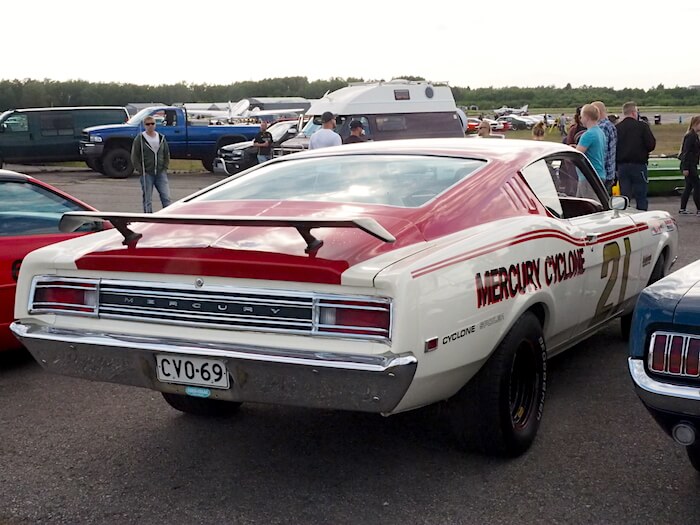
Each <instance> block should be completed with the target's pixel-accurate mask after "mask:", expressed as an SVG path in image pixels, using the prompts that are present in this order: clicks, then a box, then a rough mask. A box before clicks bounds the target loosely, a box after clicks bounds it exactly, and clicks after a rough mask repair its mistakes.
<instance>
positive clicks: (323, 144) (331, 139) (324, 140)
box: [309, 128, 343, 149]
mask: <svg viewBox="0 0 700 525" xmlns="http://www.w3.org/2000/svg"><path fill="white" fill-rule="evenodd" d="M342 143H343V141H342V140H341V139H340V135H338V134H337V133H336V132H335V131H333V130H332V129H326V128H321V129H319V130H318V131H317V132H316V133H314V134H313V135H311V139H310V140H309V149H318V148H328V147H330V146H340V145H341V144H342Z"/></svg>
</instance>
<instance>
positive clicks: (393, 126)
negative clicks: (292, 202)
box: [374, 115, 407, 131]
mask: <svg viewBox="0 0 700 525" xmlns="http://www.w3.org/2000/svg"><path fill="white" fill-rule="evenodd" d="M374 121H375V123H376V125H377V131H405V130H406V129H407V126H406V117H405V116H404V115H386V116H383V117H376V118H375V119H374Z"/></svg>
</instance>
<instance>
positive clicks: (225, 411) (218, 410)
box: [161, 392, 241, 417]
mask: <svg viewBox="0 0 700 525" xmlns="http://www.w3.org/2000/svg"><path fill="white" fill-rule="evenodd" d="M161 393H162V394H163V398H165V401H167V403H168V404H169V405H170V406H171V407H173V408H174V409H176V410H179V411H180V412H185V413H186V414H193V415H195V416H206V417H229V416H232V415H233V414H235V413H236V412H238V409H239V408H240V407H241V403H236V402H233V401H221V400H220V399H204V398H201V397H191V396H185V395H181V394H170V393H167V392H161Z"/></svg>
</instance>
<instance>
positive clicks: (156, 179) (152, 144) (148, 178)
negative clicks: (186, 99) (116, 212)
mask: <svg viewBox="0 0 700 525" xmlns="http://www.w3.org/2000/svg"><path fill="white" fill-rule="evenodd" d="M143 125H144V127H145V128H146V130H145V131H144V132H142V133H139V134H138V135H137V136H136V138H135V139H134V143H133V144H132V145H131V162H132V164H133V165H134V170H135V171H136V172H138V173H139V175H140V179H141V191H142V194H143V211H144V213H153V203H152V200H153V187H154V186H155V187H156V190H158V195H160V202H161V204H162V205H163V208H165V207H167V206H170V203H171V202H172V201H171V200H170V187H169V185H168V166H169V165H170V149H169V148H168V142H167V141H166V140H165V137H164V136H163V135H161V134H160V133H158V132H156V119H154V118H153V117H151V116H148V117H146V118H144V119H143Z"/></svg>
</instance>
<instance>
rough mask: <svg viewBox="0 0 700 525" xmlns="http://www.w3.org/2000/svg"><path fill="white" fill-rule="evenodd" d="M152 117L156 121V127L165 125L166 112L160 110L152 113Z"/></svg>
mask: <svg viewBox="0 0 700 525" xmlns="http://www.w3.org/2000/svg"><path fill="white" fill-rule="evenodd" d="M151 116H152V117H153V118H154V119H155V120H156V127H158V126H164V125H165V110H164V109H159V110H158V111H154V112H153V113H151Z"/></svg>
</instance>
